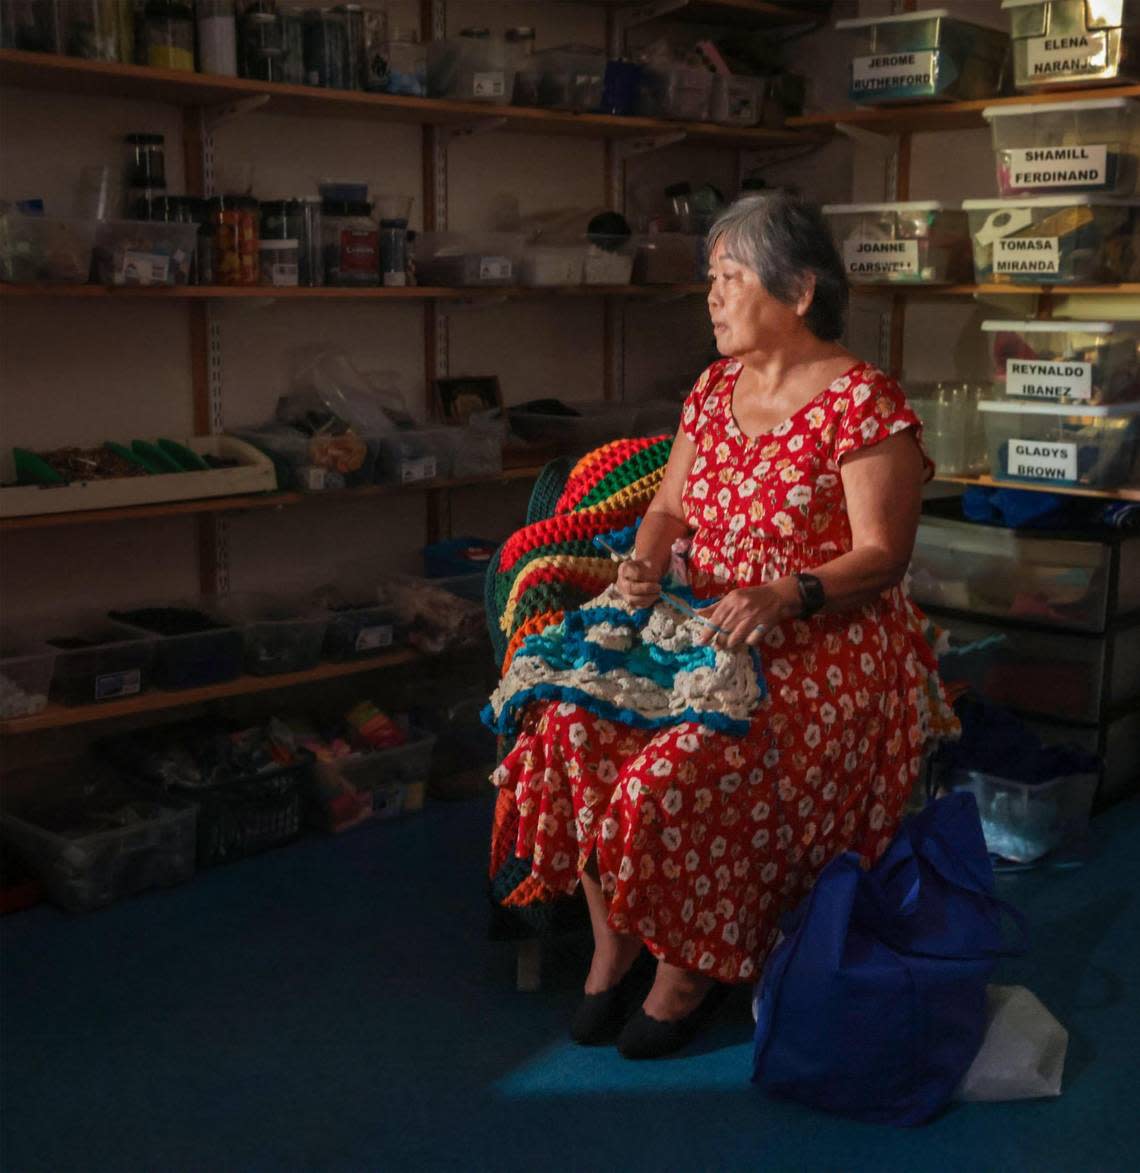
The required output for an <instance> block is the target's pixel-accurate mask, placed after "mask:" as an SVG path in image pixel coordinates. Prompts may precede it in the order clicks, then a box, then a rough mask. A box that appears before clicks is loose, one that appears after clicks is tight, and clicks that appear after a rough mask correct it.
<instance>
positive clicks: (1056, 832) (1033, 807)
mask: <svg viewBox="0 0 1140 1173" xmlns="http://www.w3.org/2000/svg"><path fill="white" fill-rule="evenodd" d="M1097 781H1098V779H1097V776H1096V774H1095V773H1094V774H1070V775H1069V776H1067V777H1064V778H1052V779H1050V780H1049V781H1048V782H1033V783H1030V782H1014V781H1011V780H1010V779H1008V778H997V777H994V776H993V775H992V774H983V773H981V772H980V771H978V770H955V771H954V772H953V773H952V774H951V775H950V779H949V782H950V785H951V786H952V787H953V788H954V789H955V790H968V791H970V793H971V794H973V796H974V798H975V799H976V800H977V803H978V814H979V815H980V816H981V820H982V834H983V835H984V836H985V840H986V847H987V848H988V849H989V850H990V851H991V852H992V853H993V854H994V855H999V856H1001V857H1002V858H1003V859H1009V860H1014V861H1015V862H1017V863H1032V862H1033V861H1034V860H1037V859H1040V858H1041V857H1042V856H1045V855H1048V854H1049V852H1051V851H1053V850H1055V849H1056V848H1058V847H1061V846H1064V845H1065V844H1069V843H1074V842H1079V841H1081V840H1083V839H1084V838H1085V836H1086V835H1087V834H1088V827H1089V815H1090V814H1091V812H1092V803H1093V796H1094V795H1095V794H1096V788H1097Z"/></svg>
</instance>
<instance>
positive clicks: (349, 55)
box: [333, 4, 367, 90]
mask: <svg viewBox="0 0 1140 1173" xmlns="http://www.w3.org/2000/svg"><path fill="white" fill-rule="evenodd" d="M333 11H334V12H335V13H336V14H337V15H338V16H342V17H344V34H345V55H344V68H345V74H344V77H345V85H344V88H345V89H346V90H362V89H364V78H365V75H366V73H367V59H366V57H365V50H364V9H363V8H362V7H361V6H360V5H359V4H341V5H338V6H337V7H336V8H335V9H333Z"/></svg>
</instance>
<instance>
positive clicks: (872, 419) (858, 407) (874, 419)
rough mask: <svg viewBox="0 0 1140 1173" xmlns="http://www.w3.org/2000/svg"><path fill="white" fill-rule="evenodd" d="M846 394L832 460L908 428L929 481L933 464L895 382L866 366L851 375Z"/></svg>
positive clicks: (917, 423) (919, 424) (918, 423)
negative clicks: (849, 385) (914, 440)
mask: <svg viewBox="0 0 1140 1173" xmlns="http://www.w3.org/2000/svg"><path fill="white" fill-rule="evenodd" d="M848 394H849V396H850V402H849V403H848V405H847V410H846V411H844V413H843V417H842V419H840V421H839V426H838V429H837V431H836V436H835V463H836V464H839V463H840V461H842V459H843V458H844V457H845V456H847V455H848V454H849V453H852V452H857V451H859V450H860V449H862V448H871V447H873V446H874V445H875V444H878V443H881V442H882V441H883V440H886V439H887V438H888V437H890V436H893V435H895V434H896V433H897V432H902V431H905V430H906V429H907V428H910V429H911V430H912V431H913V432H914V438H915V439H916V440H917V441H918V447H919V450H920V451H921V452H922V468H923V480H924V481H929V480H930V479H931V478H932V477H933V476H934V464H933V462H932V461H931V459H930V457H929V456H928V455H927V454H926V447H925V445H924V444H923V442H922V420H920V419H919V418H918V416H917V415H916V414H915V412H914V410H913V409H912V408H911V406H910V404H909V403H907V401H906V395H905V394H904V393H903V389H902V388H901V387H900V386H899V385H898V382H897V381H896V380H894V379H892V378H891V377H890V376H889V375H885V374H884V373H883V372H882V371H878V370H875V369H874V368H867V369H865V370H862V371H860V372H859V373H858V374H856V375H855V376H853V378H852V384H851V387H850V389H849V392H848Z"/></svg>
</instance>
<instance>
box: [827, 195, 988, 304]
mask: <svg viewBox="0 0 1140 1173" xmlns="http://www.w3.org/2000/svg"><path fill="white" fill-rule="evenodd" d="M823 214H824V215H825V216H826V217H827V221H828V224H829V225H830V226H831V231H832V235H833V236H834V237H835V243H836V245H837V247H838V248H839V252H840V255H841V256H842V257H843V266H844V268H845V269H846V270H847V277H848V279H849V280H850V281H853V282H856V283H858V284H872V285H874V284H878V283H880V282H891V283H899V284H904V285H939V284H945V283H947V282H949V283H954V282H958V281H969V279H970V238H969V231H968V227H967V218H966V214H965V213H964V212H962V211H959V210H958V209H957V208H950V207H948V206H947V205H945V204H941V203H938V202H937V201H935V200H924V201H907V202H903V203H882V204H826V205H824V208H823Z"/></svg>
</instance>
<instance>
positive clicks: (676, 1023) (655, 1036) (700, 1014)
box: [617, 983, 732, 1059]
mask: <svg viewBox="0 0 1140 1173" xmlns="http://www.w3.org/2000/svg"><path fill="white" fill-rule="evenodd" d="M731 991H732V987H731V986H726V985H721V984H719V983H718V984H717V985H715V986H713V987H711V989H710V990H709V992H708V993H707V994H706V995H705V996H704V997H703V998H702V999H701V1003H700V1005H699V1006H698V1007H697V1008H696V1009H695V1010H691V1011H690V1012H689V1013H688V1014H686V1015H685V1017H684V1018H677V1019H667V1020H665V1021H662V1020H661V1019H659V1018H653V1017H652V1016H651V1015H649V1014H646V1013H645V1011H644V1010H643V1009H642V1008H641V1007H638V1009H637V1012H636V1013H635V1014H634V1016H633V1017H632V1018H631V1019H630V1020H629V1021H628V1022H627V1023H626V1024H625V1027H624V1028H623V1029H622V1032H621V1034H620V1035H619V1036H618V1041H617V1047H618V1050H619V1051H620V1052H621V1053H622V1055H623V1056H625V1058H626V1059H660V1058H661V1057H662V1056H663V1055H672V1054H673V1052H674V1051H679V1050H680V1049H681V1048H682V1047H684V1046H687V1045H688V1044H689V1043H691V1042H692V1041H693V1039H694V1038H696V1036H697V1035H698V1034H699V1033H700V1030H701V1027H703V1026H704V1025H705V1023H706V1022H708V1020H709V1019H710V1018H712V1016H713V1014H714V1013H716V1010H717V1008H718V1007H719V1006H720V1004H721V1003H722V1002H723V1001H724V1000H725V998H727V997H728V995H729V993H731Z"/></svg>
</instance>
